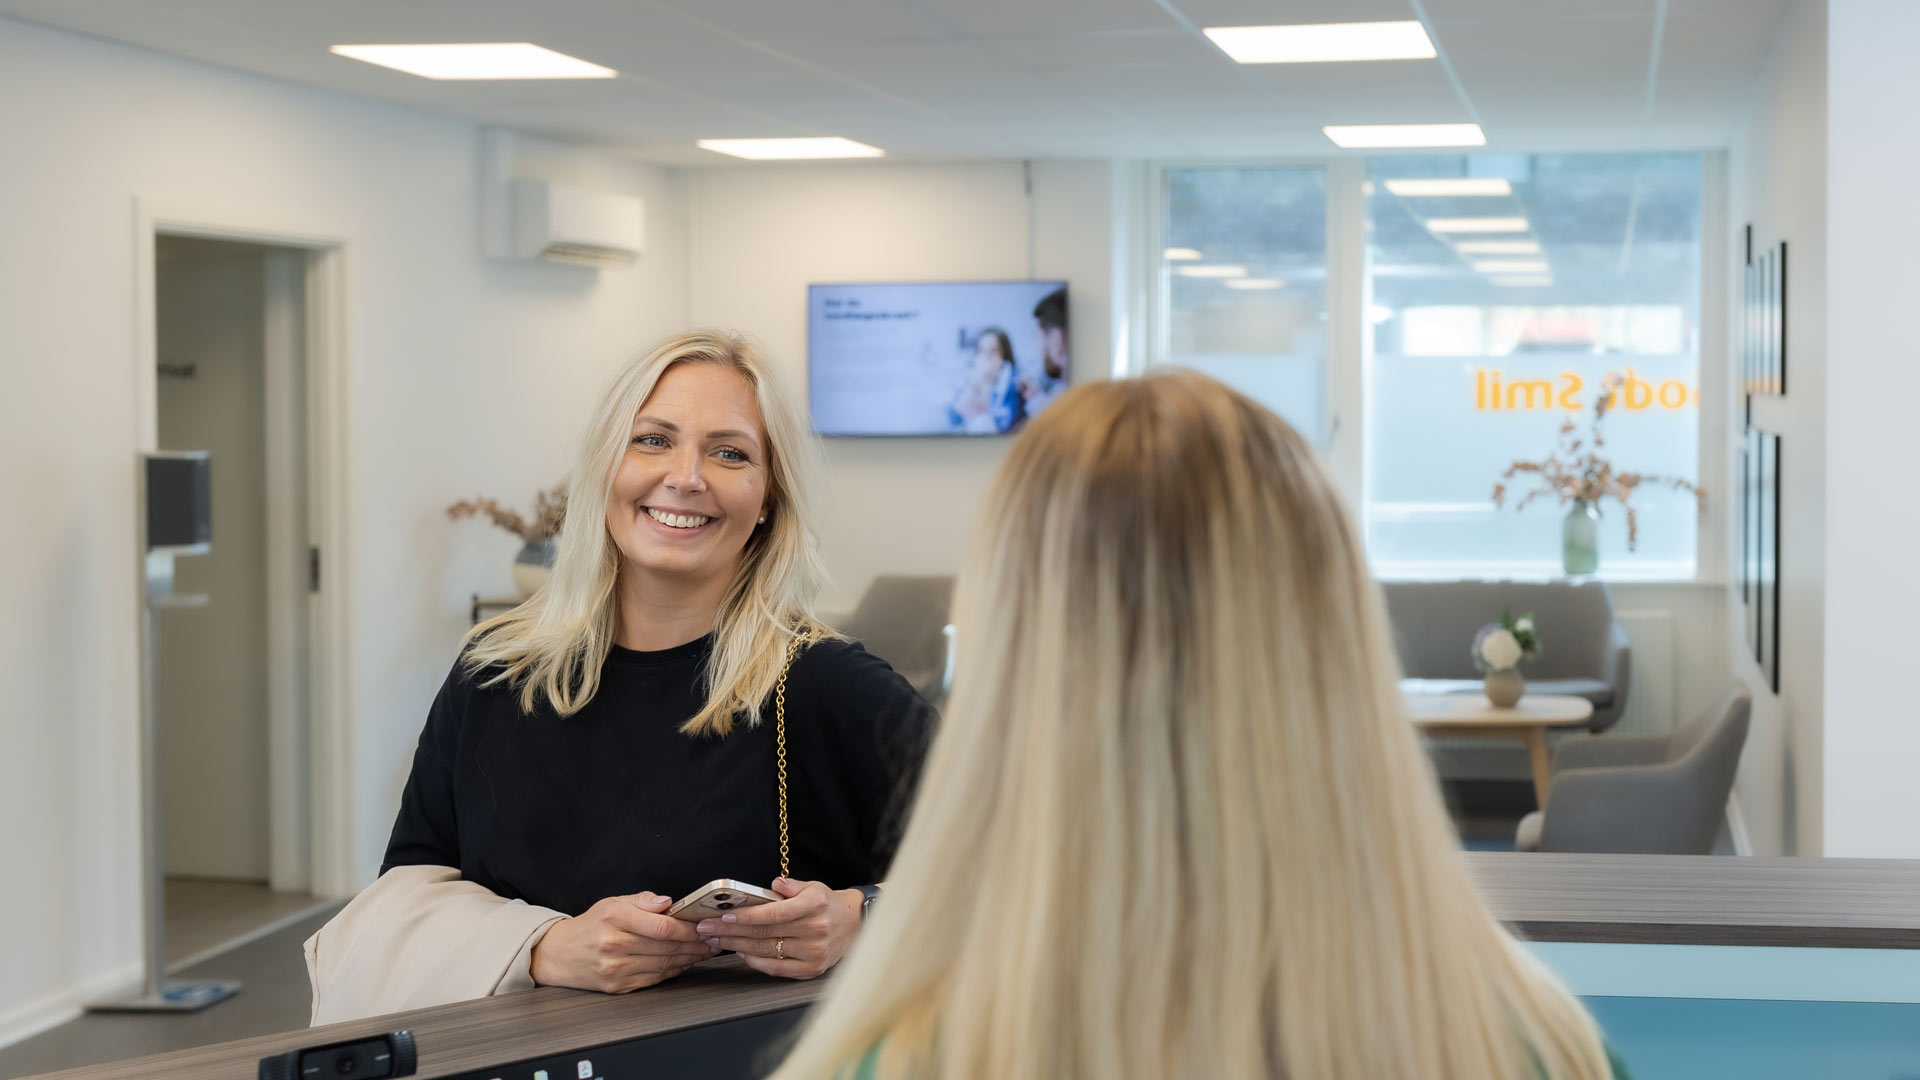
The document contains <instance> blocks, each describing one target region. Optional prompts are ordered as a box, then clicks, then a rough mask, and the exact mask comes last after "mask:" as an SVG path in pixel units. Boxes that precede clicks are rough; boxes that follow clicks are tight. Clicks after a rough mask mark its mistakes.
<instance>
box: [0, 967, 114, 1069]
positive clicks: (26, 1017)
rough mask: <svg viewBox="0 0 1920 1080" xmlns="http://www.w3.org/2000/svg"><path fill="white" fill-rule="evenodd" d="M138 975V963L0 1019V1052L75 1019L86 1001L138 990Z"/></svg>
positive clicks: (14, 1011) (82, 1009)
mask: <svg viewBox="0 0 1920 1080" xmlns="http://www.w3.org/2000/svg"><path fill="white" fill-rule="evenodd" d="M140 973H141V972H140V965H139V964H138V963H132V964H127V965H125V966H123V967H119V968H115V969H114V970H112V971H109V972H107V973H106V974H105V975H102V976H100V977H99V978H97V979H91V980H88V981H87V982H85V983H82V984H81V985H79V986H77V987H74V988H73V989H71V990H65V991H62V992H61V993H58V994H54V995H52V996H51V997H45V998H42V999H40V1000H39V1001H35V1002H29V1003H28V1004H26V1005H23V1006H21V1007H20V1008H17V1009H15V1010H13V1011H12V1012H10V1013H7V1014H6V1015H4V1016H0V1048H4V1047H8V1046H12V1045H13V1044H14V1043H17V1042H20V1041H22V1040H24V1039H31V1038H33V1037H34V1036H35V1035H38V1034H40V1033H41V1032H43V1031H47V1030H50V1029H52V1028H57V1027H59V1026H60V1025H61V1024H64V1023H66V1022H67V1021H69V1020H72V1019H75V1018H77V1017H78V1016H79V1015H80V1014H81V1013H82V1012H83V1011H85V1007H86V1003H87V1002H89V1001H94V1000H96V999H99V998H104V997H110V996H112V995H114V994H116V993H120V992H124V991H126V990H130V989H133V988H135V987H137V986H139V985H140Z"/></svg>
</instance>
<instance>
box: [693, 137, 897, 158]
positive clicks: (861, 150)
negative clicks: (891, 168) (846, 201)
mask: <svg viewBox="0 0 1920 1080" xmlns="http://www.w3.org/2000/svg"><path fill="white" fill-rule="evenodd" d="M696 145H698V146H699V147H700V149H702V150H712V151H713V152H714V153H717V154H730V155H732V156H734V157H737V158H747V159H749V160H752V161H800V160H806V159H813V158H862V157H884V156H886V153H887V152H886V151H885V150H882V149H880V148H879V147H877V146H868V145H867V144H866V143H858V142H854V141H853V140H852V139H842V138H839V137H837V136H834V137H829V138H822V139H701V140H700V141H699V142H698V143H697V144H696Z"/></svg>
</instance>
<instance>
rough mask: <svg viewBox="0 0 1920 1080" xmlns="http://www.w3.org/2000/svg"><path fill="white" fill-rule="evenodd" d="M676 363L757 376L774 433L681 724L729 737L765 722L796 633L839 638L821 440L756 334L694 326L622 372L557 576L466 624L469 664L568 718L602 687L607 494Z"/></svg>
mask: <svg viewBox="0 0 1920 1080" xmlns="http://www.w3.org/2000/svg"><path fill="white" fill-rule="evenodd" d="M676 364H719V365H722V366H725V367H728V368H731V369H732V370H734V371H737V372H739V373H740V374H741V375H742V376H744V377H745V378H746V380H747V382H748V383H750V384H751V385H752V386H753V392H754V399H755V401H756V402H757V403H758V405H759V407H760V418H761V423H762V425H763V426H764V427H765V429H766V435H767V448H766V467H767V497H766V505H765V513H766V516H767V521H766V524H764V525H762V526H760V527H759V528H757V529H755V530H754V531H753V534H752V535H751V536H749V537H748V538H747V546H746V549H745V551H744V552H743V553H742V554H741V558H740V566H739V569H738V570H737V572H736V573H735V575H734V580H733V584H732V585H731V586H730V587H729V588H728V589H727V592H726V595H725V597H724V598H723V599H722V600H721V602H720V612H719V616H718V618H717V619H716V620H715V626H714V646H713V655H712V658H711V659H710V660H709V661H708V667H707V680H706V681H707V700H706V704H705V705H704V706H702V708H701V710H700V711H699V712H698V713H696V714H695V715H694V716H693V718H692V719H690V720H688V721H687V722H686V723H685V724H684V725H682V727H681V730H682V731H684V732H687V733H689V734H714V735H725V734H727V733H728V732H730V731H732V730H733V725H734V722H735V720H736V718H745V720H746V721H747V723H748V724H755V723H758V722H759V719H760V703H761V702H762V701H764V700H765V699H766V697H767V695H768V694H770V693H772V691H773V685H774V682H775V680H777V679H778V678H779V675H780V670H781V667H782V666H783V665H784V664H785V662H786V650H787V643H788V642H789V641H791V640H792V638H793V636H794V635H795V634H810V635H811V636H813V637H815V638H820V637H829V636H833V634H832V631H830V630H828V629H827V628H826V627H825V626H824V625H822V624H821V623H820V622H819V621H818V620H817V619H816V618H815V617H814V614H813V606H812V605H813V598H814V595H815V594H816V593H818V592H819V589H820V584H821V582H822V581H823V580H824V579H825V573H824V570H823V568H822V566H821V563H820V556H819V547H818V539H817V534H816V533H815V530H814V527H813V519H812V512H813V503H812V491H813V489H814V487H815V485H816V484H817V480H816V479H815V475H816V473H817V472H818V471H819V449H818V443H817V442H816V441H815V440H814V439H813V437H812V436H811V435H810V434H809V433H808V431H807V421H806V417H805V416H804V415H803V414H802V412H801V410H800V406H799V403H798V399H797V398H796V397H795V395H794V394H793V392H792V391H791V390H790V389H789V388H788V387H787V385H786V383H785V381H784V380H783V379H782V378H781V377H780V375H779V373H778V371H776V370H775V369H774V368H773V367H772V366H771V365H770V364H768V363H767V361H766V359H765V358H764V357H762V356H761V355H760V352H759V350H758V349H756V348H755V347H754V346H753V344H752V343H751V342H750V341H748V340H747V339H745V338H743V337H741V336H740V335H738V334H733V333H728V332H725V331H719V330H696V331H693V332H691V333H686V334H681V335H680V336H678V337H673V338H669V339H667V340H666V341H663V342H661V343H659V344H658V345H655V346H654V347H653V348H652V349H651V350H650V351H648V352H647V353H646V354H645V355H644V356H641V357H639V358H638V359H636V360H634V361H633V362H632V363H630V364H628V365H627V366H626V367H625V368H623V369H621V370H620V371H619V372H618V373H617V374H616V375H615V377H614V378H613V380H612V382H611V384H610V385H609V386H608V388H607V391H606V393H605V394H603V395H602V397H601V401H600V406H599V409H598V411H597V412H596V413H595V415H594V418H593V422H592V423H591V424H590V425H589V426H588V428H587V432H586V435H585V437H584V438H583V439H582V441H581V444H580V450H579V459H578V463H577V464H576V465H575V467H574V470H573V475H572V477H571V479H570V480H569V481H568V484H567V526H566V527H565V528H563V529H562V530H561V532H560V541H559V549H560V550H559V556H558V558H557V559H556V560H555V562H554V566H553V576H552V577H551V578H550V579H548V581H547V584H546V585H545V586H544V587H542V588H541V590H540V591H539V592H537V593H535V594H534V595H533V597H532V598H531V599H529V600H528V601H527V602H526V603H524V604H521V605H520V606H519V607H517V608H514V609H513V610H512V611H509V612H507V613H506V614H504V615H500V616H498V617H497V618H493V619H489V620H487V621H486V622H483V623H481V624H480V625H478V626H476V627H474V628H473V629H472V630H471V631H469V632H468V634H467V637H466V641H465V643H464V644H465V650H466V652H465V655H466V661H467V665H468V668H469V670H471V671H473V672H475V673H481V672H488V673H489V674H488V675H487V678H486V680H485V685H494V684H496V683H506V684H508V685H511V686H514V687H516V688H518V690H519V692H520V707H521V708H522V709H524V710H526V711H528V712H532V711H533V709H534V707H535V706H536V705H537V704H538V703H539V702H540V701H541V700H543V699H544V700H545V701H546V702H547V703H548V704H549V705H551V706H552V707H553V709H554V710H555V711H557V712H558V713H560V715H562V716H566V715H569V714H571V713H573V712H576V711H578V710H579V709H580V708H581V707H582V706H584V705H586V703H587V702H588V701H590V700H592V698H593V695H594V693H595V691H597V690H598V689H599V686H600V668H601V665H602V664H604V663H605V662H606V658H607V651H608V648H609V647H610V646H611V645H612V644H613V637H614V630H615V627H616V626H617V625H618V615H619V609H618V597H617V592H616V588H615V585H616V582H617V581H618V578H619V570H620V560H621V554H620V549H619V547H618V546H616V545H615V544H614V541H613V536H612V535H611V534H610V533H608V532H607V526H606V517H607V498H608V494H609V492H610V491H611V490H612V488H613V478H614V473H615V472H616V471H617V470H618V469H619V467H620V461H621V458H622V456H623V455H624V454H625V453H626V448H627V440H628V438H629V436H630V435H631V434H632V431H633V418H634V416H635V414H637V413H638V412H639V411H640V407H641V406H642V405H643V404H645V402H646V400H647V398H648V396H649V395H651V394H652V393H653V388H654V385H655V384H656V383H658V382H659V381H660V376H661V375H663V374H665V373H666V371H667V369H668V368H671V367H673V366H674V365H676Z"/></svg>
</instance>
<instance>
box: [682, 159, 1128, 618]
mask: <svg viewBox="0 0 1920 1080" xmlns="http://www.w3.org/2000/svg"><path fill="white" fill-rule="evenodd" d="M690 184H691V191H690V196H691V207H692V232H691V251H690V264H691V271H690V274H689V289H690V300H689V312H690V314H691V318H692V321H693V322H694V323H695V324H697V325H715V326H723V327H731V328H739V329H744V330H751V331H753V332H754V333H755V334H756V335H757V336H758V337H759V338H760V339H761V341H762V343H763V344H764V345H765V346H766V348H767V350H768V352H769V353H770V354H771V355H772V357H773V358H774V360H775V361H776V362H778V363H781V364H784V365H785V366H786V368H787V369H788V371H789V373H790V374H791V377H792V379H793V381H794V383H795V384H796V386H799V387H804V386H805V385H806V381H805V380H806V356H807V308H806V299H807V285H808V284H809V283H811V282H835V281H939V280H965V279H985V278H1024V277H1027V276H1028V265H1029V261H1028V217H1027V215H1028V209H1029V205H1028V198H1027V194H1026V186H1025V180H1024V175H1023V171H1022V168H1021V166H1020V165H1019V164H1018V163H989V164H956V165H892V164H881V163H863V164H852V165H796V166H789V167H775V168H721V169H706V170H700V171H698V172H696V173H694V174H693V175H692V178H691V181H690ZM1112 193H1113V172H1112V166H1110V165H1108V164H1106V163H1104V162H1102V163H1094V162H1036V163H1035V164H1034V166H1033V198H1032V212H1033V214H1034V219H1033V224H1034V227H1033V234H1032V235H1033V253H1032V254H1033V258H1032V272H1033V276H1035V277H1040V278H1063V279H1065V280H1066V281H1067V282H1068V290H1069V298H1070V302H1071V305H1072V313H1071V319H1072V347H1073V379H1074V381H1075V382H1083V381H1086V380H1090V379H1097V378H1102V377H1104V376H1105V375H1106V374H1107V373H1108V372H1109V371H1110V369H1111V367H1112V363H1111V348H1110V345H1109V341H1110V337H1111V334H1110V327H1109V322H1108V320H1109V311H1110V303H1109V296H1110V291H1111V288H1112V260H1113V258H1114V253H1113V250H1112V247H1113V240H1112V228H1113V223H1112V220H1111V219H1112V210H1111V208H1112V199H1113V194H1112ZM1009 444H1010V440H1007V439H999V438H982V439H931V438H928V439H840V440H828V458H829V462H830V464H831V468H832V478H831V483H830V484H829V489H830V499H829V501H828V506H827V508H826V511H825V513H824V514H823V521H822V524H823V529H822V537H821V543H822V548H823V552H824V554H825V557H826V561H827V566H828V569H829V571H830V572H831V573H832V575H833V578H834V584H833V587H832V588H830V589H829V591H828V593H827V595H825V596H823V597H822V606H823V607H824V608H826V609H830V610H846V609H849V608H851V607H852V606H853V604H854V603H855V602H856V601H857V600H858V599H859V596H860V594H861V592H862V591H863V590H865V588H866V585H867V582H868V581H869V580H871V579H872V577H873V576H874V575H875V574H882V573H953V572H955V571H956V570H957V569H958V568H959V565H960V558H961V553H962V551H963V550H964V549H965V547H966V543H967V540H968V537H969V533H970V530H971V528H972V524H973V521H974V519H975V517H976V516H977V514H978V511H979V505H980V500H981V498H982V496H983V495H984V493H985V491H986V488H987V485H988V482H989V481H990V480H991V479H992V477H993V471H994V469H995V468H996V467H997V466H998V465H999V463H1000V460H1001V458H1002V457H1004V456H1005V454H1006V450H1007V447H1008V445H1009Z"/></svg>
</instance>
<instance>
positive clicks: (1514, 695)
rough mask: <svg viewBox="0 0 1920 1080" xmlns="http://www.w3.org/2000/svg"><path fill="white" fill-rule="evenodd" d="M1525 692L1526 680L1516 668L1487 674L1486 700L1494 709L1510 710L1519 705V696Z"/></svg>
mask: <svg viewBox="0 0 1920 1080" xmlns="http://www.w3.org/2000/svg"><path fill="white" fill-rule="evenodd" d="M1526 692H1527V680H1526V679H1525V678H1523V677H1522V676H1521V674H1520V669H1518V668H1502V669H1501V670H1499V671H1489V672H1487V700H1488V701H1491V702H1493V704H1494V706H1495V707H1496V708H1501V709H1511V708H1513V707H1514V706H1515V705H1518V704H1519V703H1520V697H1521V695H1523V694H1525V693H1526Z"/></svg>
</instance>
